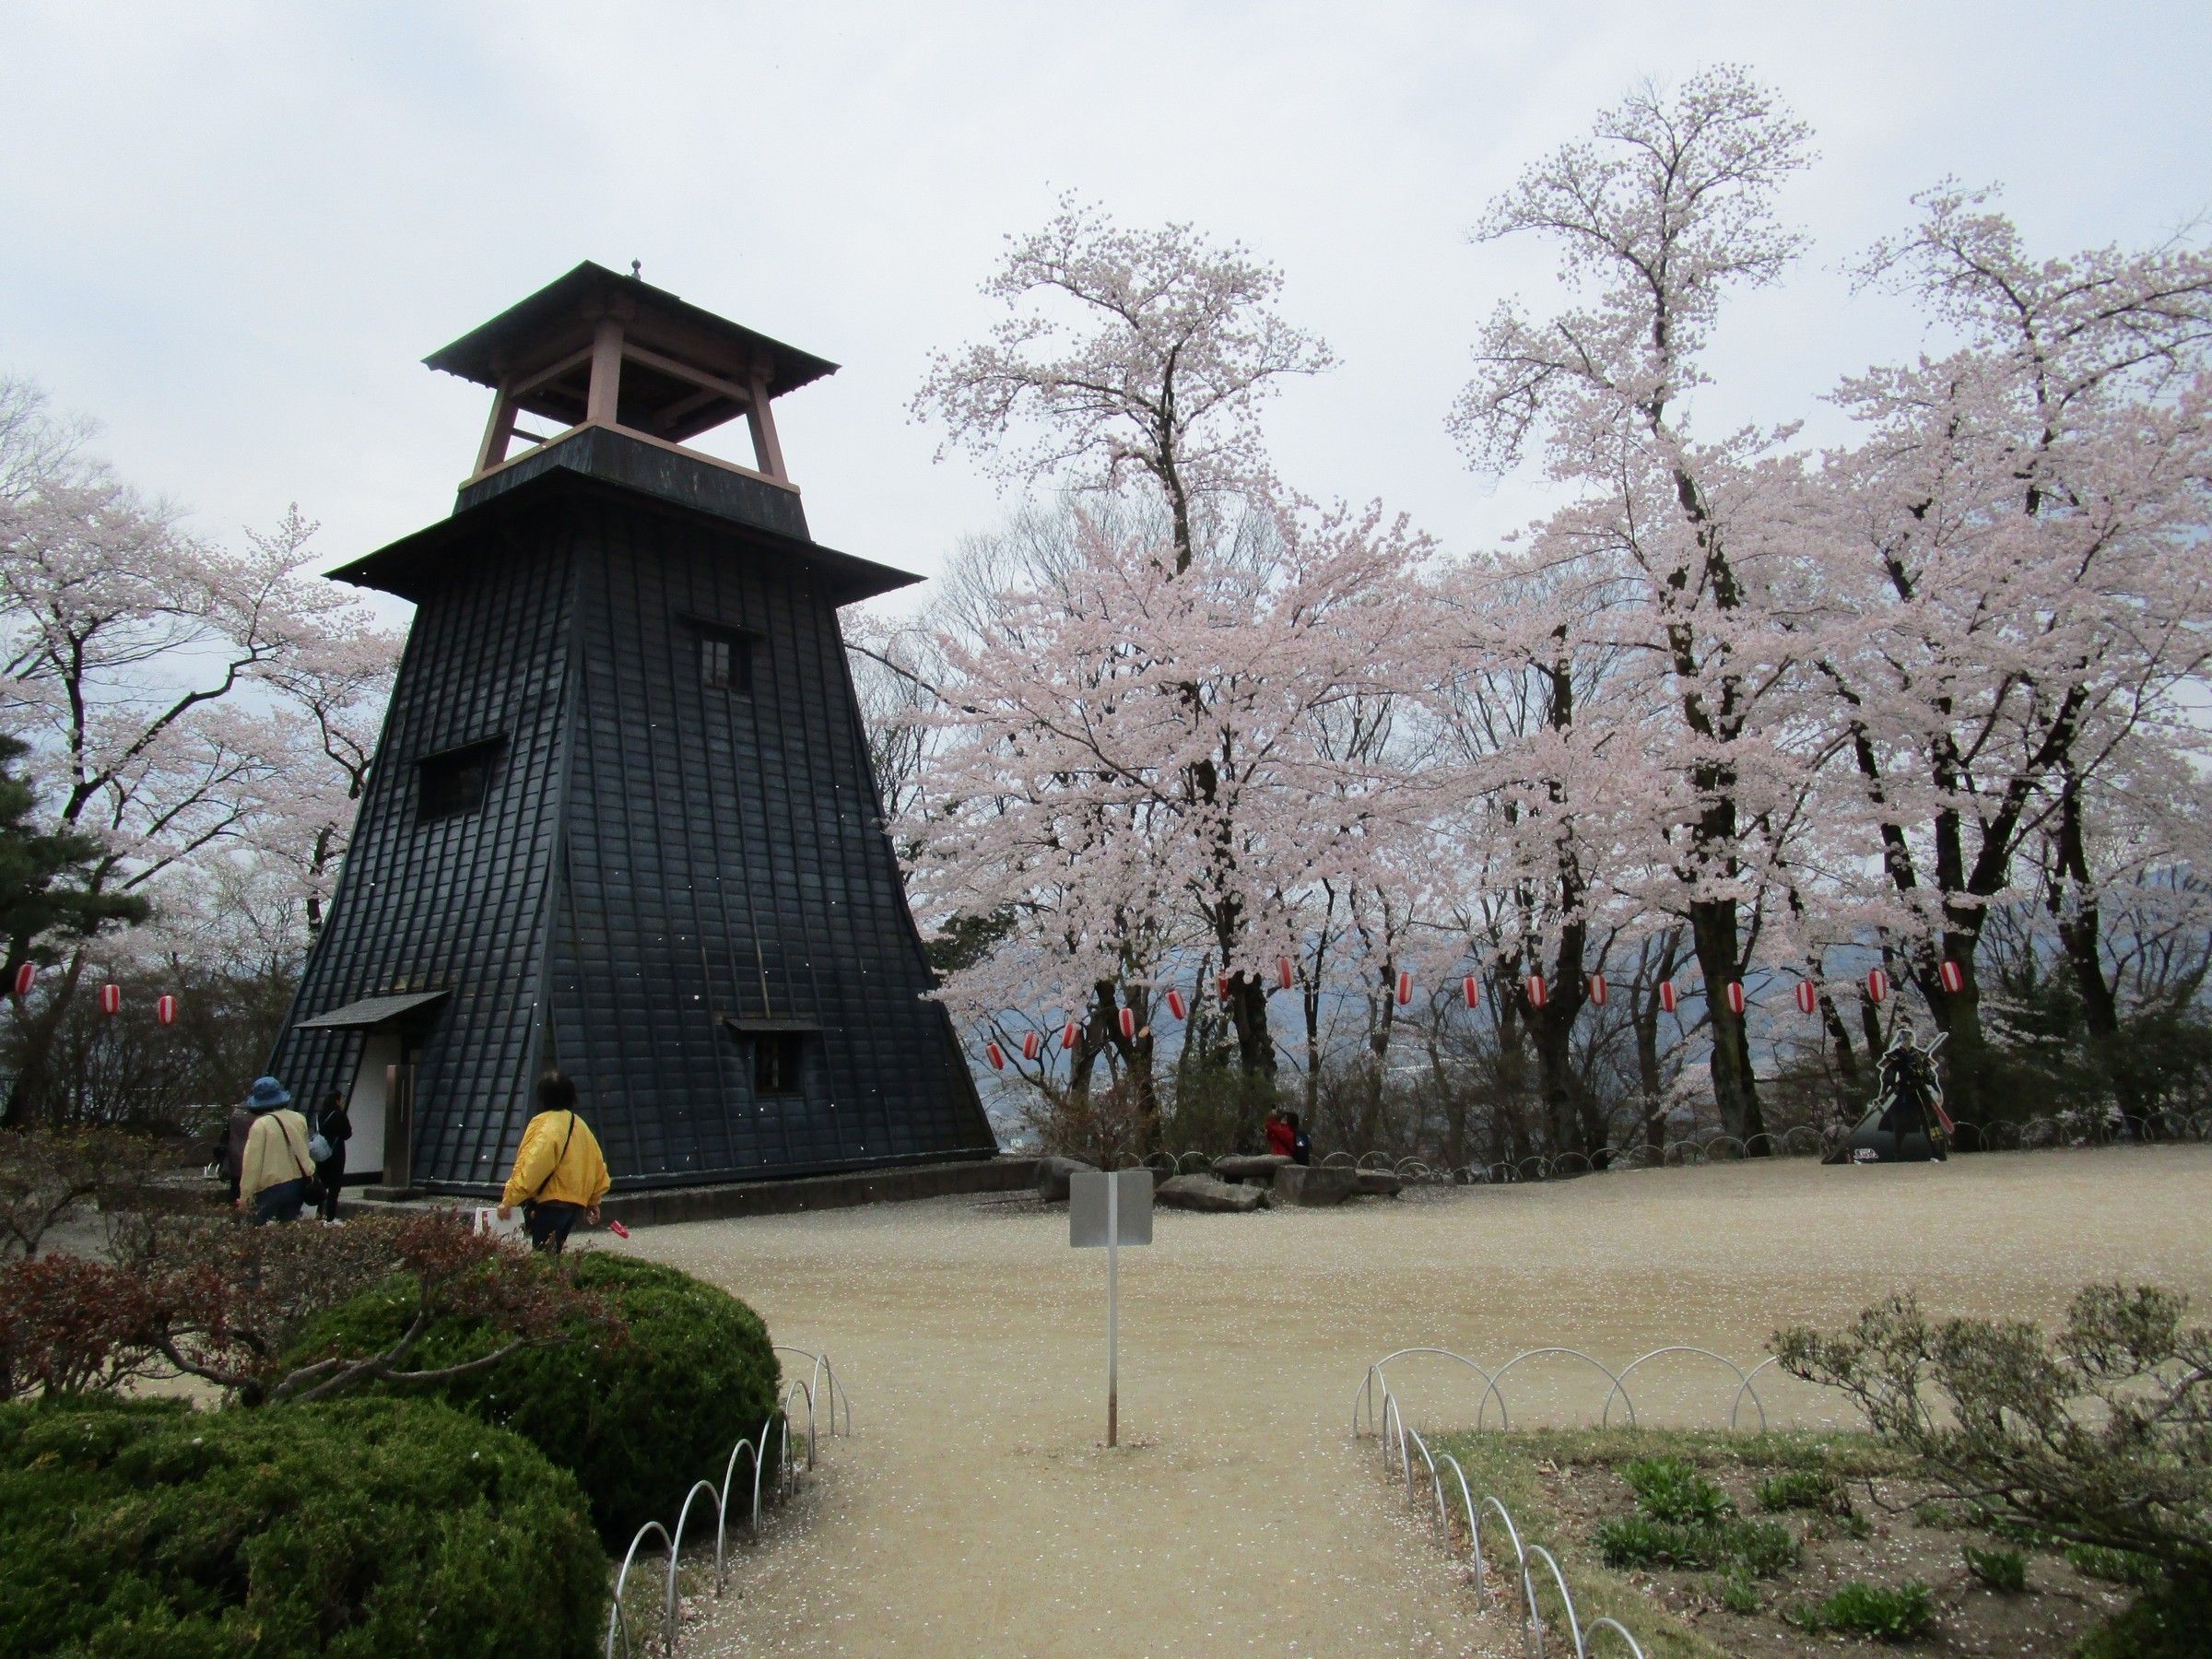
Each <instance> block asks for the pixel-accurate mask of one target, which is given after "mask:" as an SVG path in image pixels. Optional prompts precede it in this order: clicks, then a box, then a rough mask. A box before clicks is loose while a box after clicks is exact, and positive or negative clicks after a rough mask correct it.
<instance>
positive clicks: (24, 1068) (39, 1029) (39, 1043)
mask: <svg viewBox="0 0 2212 1659" xmlns="http://www.w3.org/2000/svg"><path fill="white" fill-rule="evenodd" d="M11 954H12V953H11ZM84 971H85V953H84V952H83V951H82V950H78V951H75V952H72V953H71V955H70V958H69V966H68V967H67V969H65V971H63V974H62V981H61V984H60V986H59V987H58V988H57V989H56V990H55V992H54V994H53V995H52V996H50V997H48V998H47V999H46V1006H45V1007H43V1008H42V1009H41V1010H40V1011H39V1013H38V1015H37V1017H36V1018H29V1019H27V1020H25V1025H24V1032H23V1046H22V1049H21V1051H20V1053H21V1064H20V1065H18V1066H17V1068H16V1076H15V1079H14V1081H13V1082H11V1083H10V1084H9V1085H8V1090H7V1102H6V1109H5V1111H0V1126H5V1127H6V1128H9V1129H20V1128H23V1127H25V1126H26V1125H28V1124H34V1123H38V1122H40V1121H41V1119H42V1118H44V1117H46V1116H47V1115H48V1113H47V1112H46V1104H47V1102H46V1099H45V1096H46V1084H47V1077H46V1074H47V1072H48V1071H49V1070H50V1069H51V1067H52V1065H53V1044H54V1039H55V1038H56V1037H57V1036H59V1035H60V1033H61V1029H62V1022H63V1021H64V1020H65V1019H66V1018H68V1017H69V1006H70V1004H71V1003H72V1002H73V1001H74V1000H75V998H76V986H77V982H78V981H79V980H80V979H81V978H83V976H84ZM12 988H13V987H12V983H11V986H10V989H11V990H12ZM17 1012H18V1018H21V1017H22V1010H21V1006H20V1005H18V1010H17Z"/></svg>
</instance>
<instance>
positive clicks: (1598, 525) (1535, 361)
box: [1453, 67, 1809, 1141]
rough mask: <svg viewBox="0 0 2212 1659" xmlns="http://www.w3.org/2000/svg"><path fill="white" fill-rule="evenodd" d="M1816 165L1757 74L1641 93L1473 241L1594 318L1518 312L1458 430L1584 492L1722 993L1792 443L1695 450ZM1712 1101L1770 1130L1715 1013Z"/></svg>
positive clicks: (1587, 534)
mask: <svg viewBox="0 0 2212 1659" xmlns="http://www.w3.org/2000/svg"><path fill="white" fill-rule="evenodd" d="M1808 160H1809V152H1808V149H1807V131H1806V127H1805V125H1804V124H1802V123H1801V122H1799V121H1797V120H1796V119H1795V118H1794V116H1792V115H1790V114H1789V113H1788V112H1786V111H1784V110H1783V109H1782V108H1781V107H1780V105H1779V103H1778V102H1777V100H1775V99H1774V98H1773V97H1772V95H1771V94H1770V93H1768V92H1767V91H1766V90H1764V89H1763V88H1760V87H1759V86H1758V85H1756V84H1755V83H1754V82H1753V81H1752V80H1751V79H1750V78H1749V77H1748V76H1746V75H1745V74H1744V73H1743V72H1742V71H1741V70H1738V69H1735V68H1728V67H1723V68H1719V69H1713V70H1709V71H1707V72H1705V73H1703V74H1701V75H1699V76H1695V77H1693V78H1692V79H1690V80H1689V81H1688V82H1687V83H1685V84H1684V86H1683V87H1682V88H1680V90H1679V91H1678V92H1677V93H1676V94H1675V95H1673V96H1672V97H1668V96H1666V95H1665V94H1663V93H1662V92H1660V91H1659V90H1658V89H1657V88H1652V87H1648V86H1647V87H1645V88H1641V89H1640V90H1638V91H1637V92H1635V93H1633V94H1631V95H1630V97H1629V98H1627V99H1625V100H1623V101H1622V102H1621V103H1620V104H1618V106H1616V107H1615V108H1614V109H1612V110H1610V111H1607V112H1605V113H1604V114H1603V115H1601V116H1600V117H1599V118H1598V120H1597V122H1596V124H1595V125H1594V127H1593V129H1592V134H1591V137H1590V138H1589V139H1587V140H1584V141H1581V142H1577V143H1573V144H1570V145H1567V146H1565V147H1562V148H1561V149H1559V151H1558V152H1556V153H1555V154H1554V155H1552V156H1551V157H1549V158H1548V159H1546V160H1544V161H1542V162H1539V163H1538V164H1537V165H1536V166H1535V167H1534V168H1532V169H1530V170H1529V171H1527V172H1526V173H1524V175H1523V176H1522V178H1521V179H1520V181H1519V182H1517V183H1516V184H1515V185H1514V186H1513V188H1512V190H1510V191H1508V192H1507V193H1506V194H1504V195H1503V196H1501V197H1500V198H1499V199H1498V200H1497V201H1496V202H1494V203H1492V204H1491V206H1490V208H1489V211H1488V214H1487V215H1486V216H1485V218H1483V220H1482V221H1481V223H1480V225H1479V226H1478V227H1477V230H1476V235H1477V238H1478V239H1482V240H1490V239H1495V238H1500V237H1504V236H1511V235H1518V234H1524V233H1533V234H1536V235H1540V236H1543V237H1545V238H1547V240H1549V241H1552V242H1554V243H1555V244H1556V245H1557V246H1558V247H1559V253H1560V276H1561V278H1562V280H1563V282H1564V283H1565V285H1566V286H1567V287H1568V288H1569V289H1570V290H1571V293H1572V294H1573V295H1574V296H1575V298H1576V300H1577V301H1578V303H1576V304H1575V305H1573V306H1572V307H1571V309H1569V310H1566V311H1564V312H1560V313H1559V314H1558V315H1556V316H1554V317H1551V318H1548V319H1547V320H1544V321H1542V322H1537V321H1534V320H1532V319H1531V318H1529V317H1528V316H1527V315H1526V314H1525V313H1524V312H1522V311H1521V310H1519V309H1518V308H1517V307H1515V306H1512V305H1511V304H1508V305H1504V306H1501V307H1500V309H1499V311H1498V312H1497V313H1496V314H1495V315H1494V316H1493V317H1492V319H1491V321H1490V323H1489V324H1488V326H1487V327H1486V328H1485V330H1484V331H1483V335H1482V338H1481V340H1480V343H1479V344H1478V345H1477V348H1476V360H1477V374H1476V377H1475V379H1474V381H1473V382H1471V383H1470V384H1469V386H1468V387H1467V389H1466V391H1465V394H1463V396H1462V397H1461V399H1460V402H1459V405H1458V406H1457V409H1456V411H1455V413H1454V417H1453V427H1454V429H1455V431H1456V432H1457V434H1458V436H1459V438H1460V440H1461V441H1462V443H1463V445H1464V446H1465V449H1466V451H1467V453H1468V455H1469V457H1470V459H1471V460H1473V461H1474V462H1475V464H1476V465H1477V466H1479V467H1483V468H1486V469H1489V470H1499V469H1502V468H1504V467H1507V466H1510V465H1513V464H1514V463H1516V462H1517V461H1518V460H1519V459H1520V458H1521V457H1522V455H1523V453H1524V452H1525V450H1526V449H1527V448H1528V447H1529V446H1530V444H1531V443H1532V442H1534V441H1539V440H1540V441H1541V442H1542V444H1543V447H1544V452H1545V455H1546V459H1547V465H1548V469H1549V471H1550V473H1551V475H1552V477H1554V478H1556V479H1558V480H1559V481H1560V482H1561V483H1562V484H1565V485H1567V486H1569V487H1571V488H1576V489H1578V490H1579V491H1581V492H1582V496H1581V499H1580V500H1579V501H1578V502H1577V503H1576V504H1575V505H1573V506H1571V507H1570V508H1568V509H1566V510H1564V512H1563V513H1562V515H1561V517H1560V518H1559V521H1557V522H1556V523H1555V524H1554V525H1553V526H1552V528H1553V530H1554V533H1555V535H1556V536H1557V537H1558V538H1559V539H1562V540H1564V539H1567V538H1574V539H1579V540H1580V541H1581V542H1582V543H1583V544H1584V547H1585V556H1586V557H1588V558H1590V559H1595V560H1600V561H1602V562H1603V564H1604V566H1605V569H1606V573H1607V575H1608V576H1609V577H1611V579H1612V580H1613V581H1614V582H1616V583H1617V584H1618V585H1617V593H1616V596H1615V599H1614V601H1613V603H1614V607H1615V617H1616V620H1615V623H1614V629H1615V632H1616V634H1617V636H1618V638H1620V639H1621V641H1623V642H1624V644H1626V645H1628V646H1630V648H1631V649H1632V650H1633V651H1634V653H1635V654H1636V658H1637V662H1638V667H1639V670H1640V672H1641V676H1642V677H1643V679H1644V683H1645V684H1646V685H1647V686H1649V687H1650V688H1651V689H1652V691H1653V693H1654V694H1655V696H1656V697H1659V698H1664V699H1665V701H1666V702H1667V703H1668V704H1669V705H1670V706H1671V707H1672V708H1673V709H1674V711H1675V712H1676V715H1677V720H1676V723H1675V732H1674V738H1675V741H1674V745H1673V748H1674V755H1675V764H1674V768H1673V770H1674V771H1675V774H1676V779H1677V782H1676V783H1675V785H1674V786H1673V787H1672V788H1670V789H1669V790H1668V791H1667V792H1666V793H1665V794H1661V795H1660V796H1658V797H1657V798H1656V799H1654V801H1653V807H1654V808H1655V809H1657V810H1658V811H1660V812H1661V813H1663V814H1665V815H1666V820H1667V821H1668V823H1669V825H1670V828H1672V829H1673V830H1676V831H1677V841H1676V855H1675V860H1674V865H1675V874H1676V878H1677V880H1678V882H1679V884H1680V886H1681V887H1682V888H1683V889H1685V891H1686V894H1687V898H1686V900H1685V901H1684V902H1683V905H1682V908H1683V910H1684V911H1685V912H1687V916H1688V924H1689V930H1690V935H1691V937H1692V940H1693V941H1694V944H1695V948H1696V954H1697V959H1698V963H1699V966H1700V969H1701V970H1702V971H1703V974H1704V978H1705V982H1706V985H1707V986H1708V988H1709V989H1714V990H1717V988H1718V987H1720V986H1723V985H1725V984H1727V983H1728V982H1732V981H1735V980H1739V979H1740V978H1741V977H1742V976H1743V974H1744V972H1745V971H1746V966H1747V953H1746V949H1745V944H1744V931H1743V917H1742V915H1741V913H1740V912H1741V909H1742V906H1743V905H1744V903H1745V901H1746V899H1747V896H1748V894H1749V892H1750V891H1751V890H1752V889H1753V888H1754V887H1755V885H1756V882H1755V878H1754V877H1752V876H1751V874H1750V870H1749V866H1752V865H1756V864H1757V863H1758V862H1759V855H1758V854H1757V853H1755V852H1754V851H1753V850H1751V849H1749V848H1747V845H1746V839H1747V835H1748V834H1750V833H1751V830H1750V820H1752V819H1753V818H1756V817H1757V815H1758V811H1759V806H1760V804H1761V803H1759V801H1757V800H1748V799H1747V791H1752V792H1757V791H1758V790H1759V788H1760V786H1761V783H1762V780H1761V779H1760V778H1759V776H1758V775H1757V774H1759V772H1761V771H1765V770H1768V762H1767V759H1766V758H1765V757H1764V756H1763V755H1760V754H1759V753H1758V752H1757V751H1758V750H1759V749H1760V748H1761V747H1762V745H1763V736H1762V734H1764V733H1765V732H1766V731H1767V730H1769V729H1770V728H1769V727H1768V726H1766V725H1765V724H1762V722H1761V720H1760V716H1759V701H1760V700H1761V698H1762V696H1763V695H1764V694H1765V693H1766V691H1767V690H1768V689H1769V688H1771V687H1772V686H1773V685H1774V684H1775V683H1776V680H1777V649H1776V646H1777V641H1776V640H1775V635H1774V629H1773V626H1772V618H1771V614H1770V611H1769V607H1768V606H1767V604H1766V599H1767V594H1766V592H1765V587H1766V582H1767V578H1766V577H1765V575H1764V574H1763V572H1762V571H1760V569H1759V566H1760V564H1761V562H1762V560H1763V559H1765V558H1766V556H1768V555H1770V554H1771V551H1772V543H1771V538H1770V537H1769V536H1768V535H1767V534H1766V530H1767V528H1768V527H1769V526H1770V525H1771V523H1772V520H1771V514H1770V512H1769V508H1770V502H1769V501H1768V500H1767V499H1766V494H1765V492H1764V491H1762V489H1761V488H1760V484H1761V478H1760V475H1759V466H1758V463H1759V459H1760V457H1761V456H1762V455H1763V454H1764V453H1767V452H1768V451H1769V450H1771V447H1772V445H1773V443H1774V441H1775V435H1772V434H1759V433H1737V434H1732V435H1730V436H1729V437H1727V438H1726V439H1724V440H1723V441H1719V442H1717V443H1701V442H1700V441H1696V440H1695V439H1693V437H1692V436H1691V434H1690V431H1689V429H1688V398H1689V396H1690V394H1692V393H1693V392H1694V391H1695V390H1696V388H1697V387H1698V386H1700V384H1702V383H1703V382H1704V379H1705V376H1704V373H1703V371H1702V370H1701V368H1700V352H1701V351H1702V349H1703V347H1705V346H1706V345H1707V344H1708V343H1709V341H1710V339H1711V336H1712V329H1713V326H1714V324H1715V321H1716V319H1717V317H1718V315H1719V311H1720V305H1721V301H1722V300H1723V298H1724V296H1725V295H1726V294H1727V293H1729V292H1730V291H1731V290H1735V289H1740V288H1760V287H1765V286H1768V285H1771V284H1772V283H1774V282H1775V281H1777V280H1779V279H1780V277H1781V276H1782V274H1783V271H1784V269H1785V268H1786V267H1787V266H1788V265H1789V264H1790V262H1791V260H1792V259H1793V258H1794V255H1795V254H1796V253H1798V251H1799V249H1800V247H1801V245H1802V239H1801V238H1800V237H1799V236H1798V235H1797V234H1795V233H1794V232H1793V231H1790V230H1788V229H1784V228H1783V226H1782V225H1781V223H1780V222H1779V220H1778V218H1776V214H1775V198H1776V196H1777V194H1779V192H1780V190H1781V188H1782V186H1783V184H1784V183H1785V182H1787V181H1788V179H1789V178H1790V176H1791V175H1792V174H1794V172H1796V171H1798V170H1800V169H1801V168H1803V167H1804V166H1806V163H1807V161H1808ZM1711 1069H1712V1088H1713V1094H1714V1097H1715V1100H1716V1101H1717V1103H1718V1105H1719V1108H1720V1112H1721V1116H1722V1120H1723V1122H1724V1124H1725V1125H1726V1127H1727V1129H1728V1131H1729V1133H1730V1134H1732V1135H1736V1136H1738V1137H1739V1138H1742V1139H1745V1140H1747V1141H1750V1140H1751V1139H1752V1137H1754V1136H1755V1135H1759V1133H1760V1132H1761V1131H1762V1130H1763V1128H1764V1124H1763V1121H1762V1119H1761V1116H1760V1112H1759V1093H1758V1088H1757V1085H1756V1083H1755V1081H1754V1079H1753V1077H1752V1072H1751V1056H1750V1049H1749V1045H1748V1042H1747V1038H1746V1034H1745V1030H1744V1025H1743V1021H1742V1019H1741V1018H1740V1017H1738V1016H1736V1015H1735V1014H1733V1013H1731V1012H1730V1011H1729V1010H1728V1008H1727V1007H1726V1006H1725V1004H1724V1003H1723V1004H1722V1006H1718V1007H1716V1008H1714V1010H1713V1014H1712V1062H1711Z"/></svg>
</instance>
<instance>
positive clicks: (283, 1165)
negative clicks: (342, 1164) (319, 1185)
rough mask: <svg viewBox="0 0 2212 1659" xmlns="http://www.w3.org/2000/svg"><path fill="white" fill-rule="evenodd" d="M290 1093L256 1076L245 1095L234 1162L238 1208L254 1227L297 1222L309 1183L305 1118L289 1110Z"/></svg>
mask: <svg viewBox="0 0 2212 1659" xmlns="http://www.w3.org/2000/svg"><path fill="white" fill-rule="evenodd" d="M291 1103H292V1096H291V1091H290V1090H289V1089H288V1088H285V1086H284V1085H283V1084H282V1083H280V1082H278V1081H277V1079H276V1078H275V1077H256V1078H254V1079H253V1089H252V1090H251V1091H250V1092H249V1093H248V1094H247V1096H246V1104H245V1110H246V1112H248V1113H249V1114H250V1115H251V1118H252V1123H251V1124H250V1126H249V1127H248V1128H247V1130H246V1142H245V1146H244V1147H243V1148H242V1149H241V1154H240V1157H239V1162H238V1207H239V1208H240V1209H241V1210H245V1211H248V1212H250V1213H251V1214H252V1216H253V1225H254V1226H255V1227H261V1226H265V1225H266V1224H267V1223H269V1222H271V1221H297V1220H298V1219H299V1218H300V1206H301V1205H303V1204H305V1203H306V1202H307V1196H308V1189H309V1187H311V1186H312V1184H313V1182H314V1178H315V1162H314V1159H313V1158H312V1157H311V1156H310V1155H309V1152H308V1147H307V1119H306V1118H304V1117H302V1116H301V1115H300V1113H299V1112H293V1111H291V1110H289V1108H290V1106H291Z"/></svg>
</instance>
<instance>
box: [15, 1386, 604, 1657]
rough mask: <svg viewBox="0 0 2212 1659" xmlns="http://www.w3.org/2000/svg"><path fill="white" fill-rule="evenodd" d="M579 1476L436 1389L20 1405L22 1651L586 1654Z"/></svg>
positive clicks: (18, 1620)
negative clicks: (328, 1396) (318, 1399)
mask: <svg viewBox="0 0 2212 1659" xmlns="http://www.w3.org/2000/svg"><path fill="white" fill-rule="evenodd" d="M606 1592H607V1571H606V1555H605V1554H604V1552H603V1551H602V1550H601V1549H600V1547H599V1541H598V1539H597V1538H596V1537H595V1536H594V1535H593V1532H592V1526H591V1520H590V1516H589V1513H588V1512H587V1511H586V1509H585V1506H584V1501H583V1494H582V1492H581V1491H580V1490H579V1489H578V1488H577V1485H576V1481H575V1477H572V1476H571V1475H570V1474H569V1473H568V1472H567V1471H566V1470H563V1469H557V1468H555V1467H554V1466H553V1465H551V1464H549V1463H548V1462H547V1460H546V1459H545V1457H544V1456H542V1455H541V1454H540V1453H538V1451H537V1449H536V1448H535V1447H534V1446H531V1445H529V1444H528V1443H527V1442H525V1441H522V1440H519V1439H517V1438H516V1437H515V1436H513V1435H511V1434H505V1433H501V1432H500V1430H496V1429H491V1428H488V1427H487V1426H486V1425H484V1424H482V1423H479V1422H477V1421H475V1420H474V1419H472V1418H467V1417H465V1416H463V1415H462V1414H461V1413H459V1412H457V1411H453V1410H451V1409H450V1408H448V1407H446V1406H441V1405H439V1404H437V1403H436V1402H434V1401H415V1400H373V1399H359V1400H342V1401H336V1402H334V1403H332V1404H329V1405H318V1406H273V1407H270V1408H268V1409H266V1410H261V1411H244V1410H232V1411H221V1412H195V1411H191V1410H188V1409H184V1408H182V1406H176V1405H173V1404H171V1405H149V1404H147V1403H135V1404H126V1403H123V1402H116V1401H105V1402H101V1403H100V1404H97V1405H80V1404H78V1403H76V1402H74V1401H72V1402H69V1403H67V1404H62V1403H52V1404H45V1405H39V1406H25V1405H15V1406H0V1653H9V1654H22V1655H27V1656H28V1655H32V1654H44V1653H53V1654H67V1655H71V1656H73V1659H74V1656H78V1655H92V1654H97V1655H99V1659H235V1656H237V1655H244V1654H251V1655H253V1659H289V1656H290V1655H293V1654H310V1653H313V1654H335V1655H338V1656H339V1659H391V1656H393V1655H405V1654H424V1655H436V1656H437V1659H467V1656H469V1655H479V1654H480V1655H483V1656H484V1659H493V1656H495V1655H498V1656H500V1659H504V1656H505V1655H508V1654H512V1653H532V1654H546V1655H548V1656H554V1655H575V1656H578V1659H581V1656H582V1655H584V1654H588V1653H592V1652H593V1651H594V1643H595V1642H596V1641H598V1640H599V1639H600V1637H601V1634H602V1632H603V1630H604V1627H605V1620H606Z"/></svg>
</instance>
